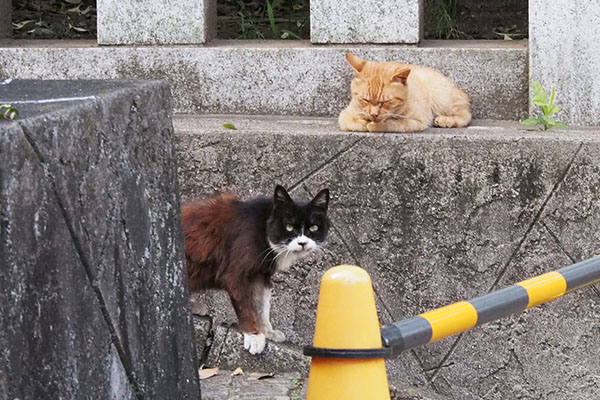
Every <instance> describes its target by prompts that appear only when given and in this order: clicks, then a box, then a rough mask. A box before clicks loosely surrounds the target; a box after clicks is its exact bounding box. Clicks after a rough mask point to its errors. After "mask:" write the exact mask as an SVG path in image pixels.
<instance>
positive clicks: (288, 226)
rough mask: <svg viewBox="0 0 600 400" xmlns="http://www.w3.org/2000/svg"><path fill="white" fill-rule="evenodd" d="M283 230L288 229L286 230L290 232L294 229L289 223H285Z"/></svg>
mask: <svg viewBox="0 0 600 400" xmlns="http://www.w3.org/2000/svg"><path fill="white" fill-rule="evenodd" d="M285 230H286V231H288V232H291V231H293V230H294V227H293V226H292V225H290V224H287V225H286V226H285Z"/></svg>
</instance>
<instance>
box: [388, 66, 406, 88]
mask: <svg viewBox="0 0 600 400" xmlns="http://www.w3.org/2000/svg"><path fill="white" fill-rule="evenodd" d="M408 75H410V68H404V69H401V70H398V71H396V72H395V73H394V77H393V78H392V82H396V83H401V84H403V85H406V80H407V79H408Z"/></svg>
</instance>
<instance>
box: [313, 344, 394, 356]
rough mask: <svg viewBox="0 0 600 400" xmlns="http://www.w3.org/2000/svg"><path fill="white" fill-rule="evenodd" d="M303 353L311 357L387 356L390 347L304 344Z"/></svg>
mask: <svg viewBox="0 0 600 400" xmlns="http://www.w3.org/2000/svg"><path fill="white" fill-rule="evenodd" d="M303 353H304V355H305V356H309V357H321V358H387V357H389V356H390V349H389V348H387V347H380V348H376V349H328V348H326V347H313V346H304V349H303Z"/></svg>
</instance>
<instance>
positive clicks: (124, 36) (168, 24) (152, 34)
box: [96, 0, 217, 44]
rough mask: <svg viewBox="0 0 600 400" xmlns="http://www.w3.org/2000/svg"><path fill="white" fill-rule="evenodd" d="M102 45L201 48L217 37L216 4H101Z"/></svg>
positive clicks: (110, 0)
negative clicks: (187, 46)
mask: <svg viewBox="0 0 600 400" xmlns="http://www.w3.org/2000/svg"><path fill="white" fill-rule="evenodd" d="M96 8H97V10H98V43H99V44H202V43H206V42H207V41H209V40H210V39H211V38H212V37H213V35H214V34H215V33H216V20H217V9H216V0H193V1H177V0H161V1H157V0H146V1H142V2H140V1H136V0H98V3H97V7H96Z"/></svg>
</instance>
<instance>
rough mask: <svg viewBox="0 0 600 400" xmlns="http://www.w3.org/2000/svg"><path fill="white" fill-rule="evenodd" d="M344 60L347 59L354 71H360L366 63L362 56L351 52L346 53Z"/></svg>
mask: <svg viewBox="0 0 600 400" xmlns="http://www.w3.org/2000/svg"><path fill="white" fill-rule="evenodd" d="M346 60H348V63H350V65H352V68H354V70H355V71H356V72H360V71H362V69H363V68H364V67H365V64H366V63H367V60H363V59H362V58H360V57H357V56H355V55H354V54H352V53H346Z"/></svg>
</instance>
